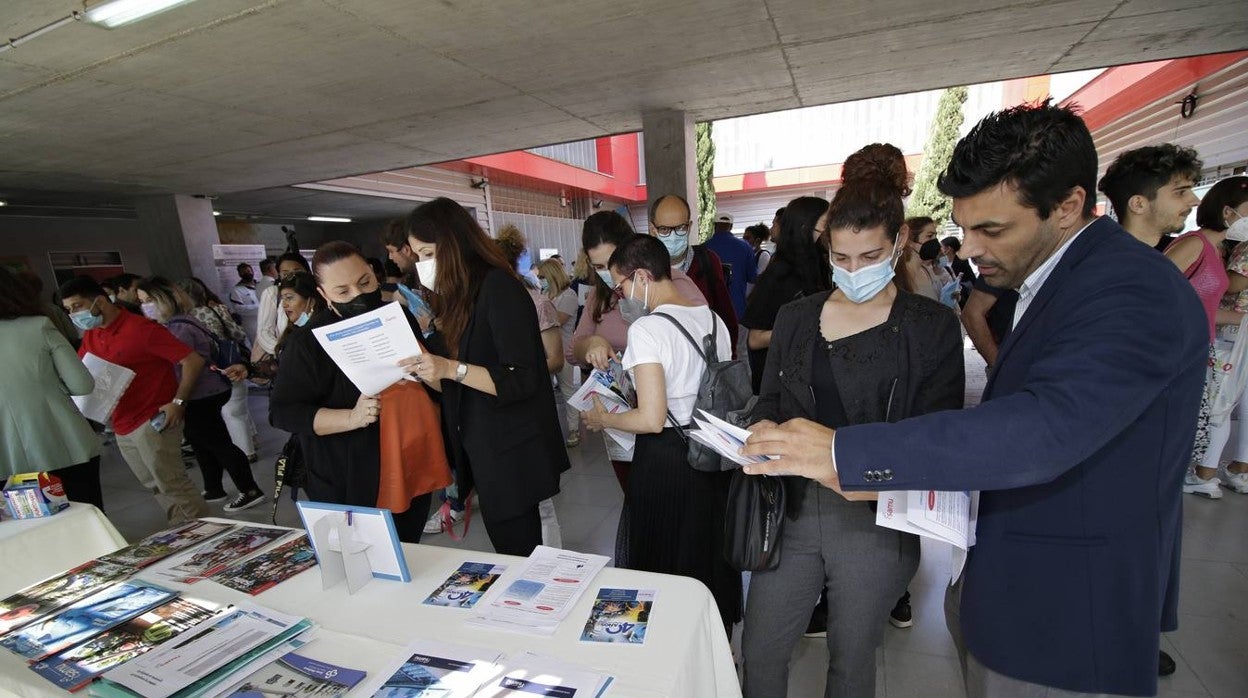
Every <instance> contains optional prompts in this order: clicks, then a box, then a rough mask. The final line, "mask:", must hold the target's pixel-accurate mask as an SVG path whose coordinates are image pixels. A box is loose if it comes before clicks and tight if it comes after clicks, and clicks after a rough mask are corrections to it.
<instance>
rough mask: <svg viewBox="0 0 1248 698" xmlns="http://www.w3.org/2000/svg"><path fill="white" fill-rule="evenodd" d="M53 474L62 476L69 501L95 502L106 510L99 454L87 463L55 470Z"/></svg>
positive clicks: (98, 506)
mask: <svg viewBox="0 0 1248 698" xmlns="http://www.w3.org/2000/svg"><path fill="white" fill-rule="evenodd" d="M52 474H53V475H55V476H57V477H59V478H61V486H62V487H64V488H65V496H66V497H68V498H69V501H71V502H83V503H84V504H94V505H95V507H96V508H97V509H99V510H100V511H104V493H103V491H101V490H100V457H99V456H96V457H95V458H92V459H91V460H89V461H87V462H86V463H79V464H78V465H71V466H69V467H67V468H61V469H59V470H53V471H52Z"/></svg>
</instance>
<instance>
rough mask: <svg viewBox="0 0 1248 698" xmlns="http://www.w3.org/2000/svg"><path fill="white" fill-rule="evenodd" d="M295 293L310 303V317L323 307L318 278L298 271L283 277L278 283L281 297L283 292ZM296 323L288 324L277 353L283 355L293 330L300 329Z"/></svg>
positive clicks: (278, 343) (279, 342)
mask: <svg viewBox="0 0 1248 698" xmlns="http://www.w3.org/2000/svg"><path fill="white" fill-rule="evenodd" d="M286 290H290V291H294V292H295V293H296V294H298V295H299V296H300V297H302V298H303V299H304V300H306V301H308V309H307V313H308V315H309V316H312V315H315V314H316V313H317V311H319V310H320V309H321V307H322V305H321V294H319V293H317V292H316V277H315V276H312V274H310V273H308V272H302V271H298V272H295V273H294V274H291V275H290V276H287V277H283V278H282V279H279V280H278V282H277V294H278V297H279V298H280V297H281V294H282V291H286ZM298 327H299V326H298V325H296V324H295V323H294V322H289V323H287V324H286V329H285V331H283V332H282V336H281V337H279V338H278V340H277V347H276V348H275V350H274V351H275V353H281V350H282V346H283V345H284V344H285V343H286V338H287V337H289V336H290V333H291V331H292V330H294V329H296V328H298Z"/></svg>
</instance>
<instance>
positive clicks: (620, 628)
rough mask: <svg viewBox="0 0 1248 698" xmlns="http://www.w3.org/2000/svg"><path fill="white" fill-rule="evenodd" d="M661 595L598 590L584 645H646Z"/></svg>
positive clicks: (583, 635)
mask: <svg viewBox="0 0 1248 698" xmlns="http://www.w3.org/2000/svg"><path fill="white" fill-rule="evenodd" d="M658 594H659V592H658V591H657V590H655V589H610V588H607V587H603V588H602V589H599V590H598V598H596V599H594V607H593V608H592V609H590V611H589V619H588V620H586V621H585V627H584V628H583V629H582V630H581V642H607V643H612V644H626V645H641V644H645V642H646V627H647V626H648V625H649V624H650V613H651V611H652V610H653V609H654V597H656V596H658Z"/></svg>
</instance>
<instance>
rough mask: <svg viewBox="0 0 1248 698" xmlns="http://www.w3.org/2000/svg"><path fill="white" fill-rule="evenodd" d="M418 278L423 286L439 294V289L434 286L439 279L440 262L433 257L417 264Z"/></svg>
mask: <svg viewBox="0 0 1248 698" xmlns="http://www.w3.org/2000/svg"><path fill="white" fill-rule="evenodd" d="M416 276H418V277H419V278H420V285H421V286H424V287H425V288H427V289H429V290H430V291H433V292H434V293H437V291H438V289H437V288H435V287H434V286H435V285H436V281H437V278H438V260H436V259H434V258H432V257H431V258H429V259H424V260H421V261H419V262H417V263H416Z"/></svg>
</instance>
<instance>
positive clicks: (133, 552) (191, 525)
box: [100, 521, 233, 568]
mask: <svg viewBox="0 0 1248 698" xmlns="http://www.w3.org/2000/svg"><path fill="white" fill-rule="evenodd" d="M231 528H233V525H232V524H228V523H219V522H217V521H190V522H188V523H185V524H182V525H180V526H175V527H173V528H171V529H169V530H167V531H161V532H160V533H153V534H152V535H150V536H148V537H147V538H144V539H143V540H141V541H139V542H138V543H135V544H134V545H131V546H128V547H125V548H122V549H121V550H118V551H117V552H114V553H109V554H108V555H105V556H103V557H101V558H100V559H101V560H103V561H105V562H112V563H116V564H118V565H126V566H128V567H134V568H143V567H147V566H148V565H152V564H155V563H157V562H160V561H161V560H163V559H165V558H167V557H169V556H170V555H173V554H174V553H177V552H181V551H183V550H186V549H188V548H190V547H192V546H195V545H199V544H200V543H202V542H204V541H206V540H208V539H210V538H214V537H216V536H219V535H221V534H222V533H225V532H226V531H228V530H230V529H231Z"/></svg>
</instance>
